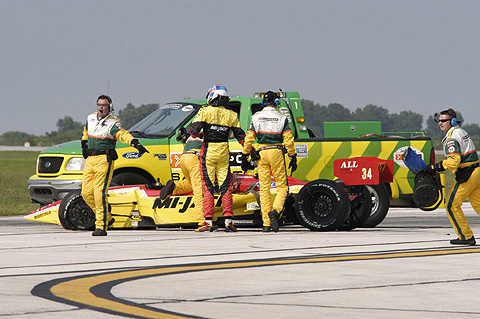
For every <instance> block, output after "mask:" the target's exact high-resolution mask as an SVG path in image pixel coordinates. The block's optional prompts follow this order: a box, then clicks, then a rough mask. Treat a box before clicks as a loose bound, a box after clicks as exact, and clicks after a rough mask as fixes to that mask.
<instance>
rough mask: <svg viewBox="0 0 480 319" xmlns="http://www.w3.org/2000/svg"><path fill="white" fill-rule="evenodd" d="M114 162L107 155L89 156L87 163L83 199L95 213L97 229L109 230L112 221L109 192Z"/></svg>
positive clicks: (83, 182) (84, 172)
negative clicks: (109, 223)
mask: <svg viewBox="0 0 480 319" xmlns="http://www.w3.org/2000/svg"><path fill="white" fill-rule="evenodd" d="M112 174H113V161H110V162H108V161H107V155H96V156H89V157H88V158H87V160H86V161H85V168H84V169H83V181H82V197H83V200H84V201H85V202H86V203H87V205H88V206H90V208H91V209H92V210H93V212H94V213H95V228H100V229H103V230H107V225H108V222H109V221H110V220H111V219H112V216H111V215H110V212H109V211H108V200H107V190H108V186H109V185H110V181H111V180H112Z"/></svg>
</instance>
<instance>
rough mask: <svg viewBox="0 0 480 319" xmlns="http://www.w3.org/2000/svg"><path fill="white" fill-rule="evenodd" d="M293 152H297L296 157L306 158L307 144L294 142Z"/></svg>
mask: <svg viewBox="0 0 480 319" xmlns="http://www.w3.org/2000/svg"><path fill="white" fill-rule="evenodd" d="M295 152H297V157H299V158H300V157H302V158H307V157H308V146H307V144H295Z"/></svg>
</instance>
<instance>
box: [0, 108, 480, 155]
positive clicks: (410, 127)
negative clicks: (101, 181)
mask: <svg viewBox="0 0 480 319" xmlns="http://www.w3.org/2000/svg"><path fill="white" fill-rule="evenodd" d="M301 102H302V105H303V110H304V113H305V119H306V122H307V125H308V127H309V129H310V130H311V131H312V132H313V133H314V134H315V136H317V137H323V136H324V135H323V122H325V121H380V122H381V123H382V131H383V132H419V131H426V133H427V135H428V136H430V137H431V138H432V140H433V141H434V146H435V148H436V149H441V148H442V146H441V138H442V132H441V131H440V129H439V128H438V124H437V123H436V122H435V121H434V119H433V116H432V115H431V116H429V117H428V118H427V120H426V126H425V127H424V126H423V123H424V120H423V115H422V114H420V113H417V112H413V111H401V112H400V113H390V112H389V111H388V110H387V109H386V108H384V107H382V106H377V105H373V104H368V105H366V106H364V107H363V108H357V109H355V110H354V111H351V110H349V109H348V108H346V107H345V106H343V105H342V104H339V103H330V104H328V105H321V104H318V103H315V102H313V101H311V100H305V99H302V100H301ZM158 107H159V104H142V105H140V106H138V107H136V106H135V105H133V104H131V103H128V104H127V105H126V106H125V108H123V109H121V110H120V111H118V117H119V119H120V122H121V123H122V125H123V127H124V128H127V129H128V128H130V127H132V126H133V125H134V124H135V123H137V122H139V121H140V120H142V119H143V118H145V117H146V116H147V115H148V114H150V113H152V112H153V111H154V110H156V109H157V108H158ZM457 115H458V117H459V118H462V117H461V114H460V112H457ZM56 127H57V130H54V131H51V132H46V133H45V134H44V135H41V136H36V135H32V134H28V133H25V132H19V131H9V132H6V133H4V134H2V135H0V145H24V144H25V143H26V142H28V143H30V145H31V146H52V145H55V144H59V143H63V142H67V141H72V140H78V139H80V138H81V137H82V131H83V127H84V124H83V123H80V122H76V121H74V120H73V119H72V117H70V116H65V117H64V118H62V119H59V120H57V123H56ZM462 127H463V128H464V129H465V130H466V131H467V132H468V133H469V134H470V136H472V138H473V140H474V142H475V144H476V145H477V146H478V147H480V126H479V125H478V124H463V125H462Z"/></svg>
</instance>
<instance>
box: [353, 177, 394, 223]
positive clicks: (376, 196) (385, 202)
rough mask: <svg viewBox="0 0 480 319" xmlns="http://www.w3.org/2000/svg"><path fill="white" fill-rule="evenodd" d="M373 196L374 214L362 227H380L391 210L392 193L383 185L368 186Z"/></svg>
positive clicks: (372, 213) (371, 214)
mask: <svg viewBox="0 0 480 319" xmlns="http://www.w3.org/2000/svg"><path fill="white" fill-rule="evenodd" d="M367 188H368V190H369V191H370V194H371V196H372V212H371V213H370V216H369V217H368V219H367V221H366V222H365V223H363V225H361V226H360V227H365V228H373V227H375V226H377V225H379V224H380V223H381V222H382V221H383V220H384V219H385V217H386V216H387V213H388V209H389V208H390V193H389V192H388V190H387V187H385V185H383V184H379V185H367Z"/></svg>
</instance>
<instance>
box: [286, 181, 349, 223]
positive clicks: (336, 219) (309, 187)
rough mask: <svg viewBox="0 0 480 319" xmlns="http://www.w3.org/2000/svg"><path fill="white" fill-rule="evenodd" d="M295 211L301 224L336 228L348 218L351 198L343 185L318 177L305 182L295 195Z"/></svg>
mask: <svg viewBox="0 0 480 319" xmlns="http://www.w3.org/2000/svg"><path fill="white" fill-rule="evenodd" d="M295 211H296V214H297V218H298V221H299V222H300V224H301V225H302V226H305V227H307V228H308V229H310V230H314V231H329V230H335V229H338V228H339V227H340V226H342V225H343V224H344V223H345V221H346V220H347V217H348V215H349V213H350V200H349V198H348V195H347V192H346V191H345V189H343V187H339V186H338V185H337V184H336V183H335V182H333V181H331V180H326V179H317V180H315V181H311V182H309V183H307V184H305V186H303V187H302V189H301V190H300V192H299V193H298V195H297V196H296V197H295Z"/></svg>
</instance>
